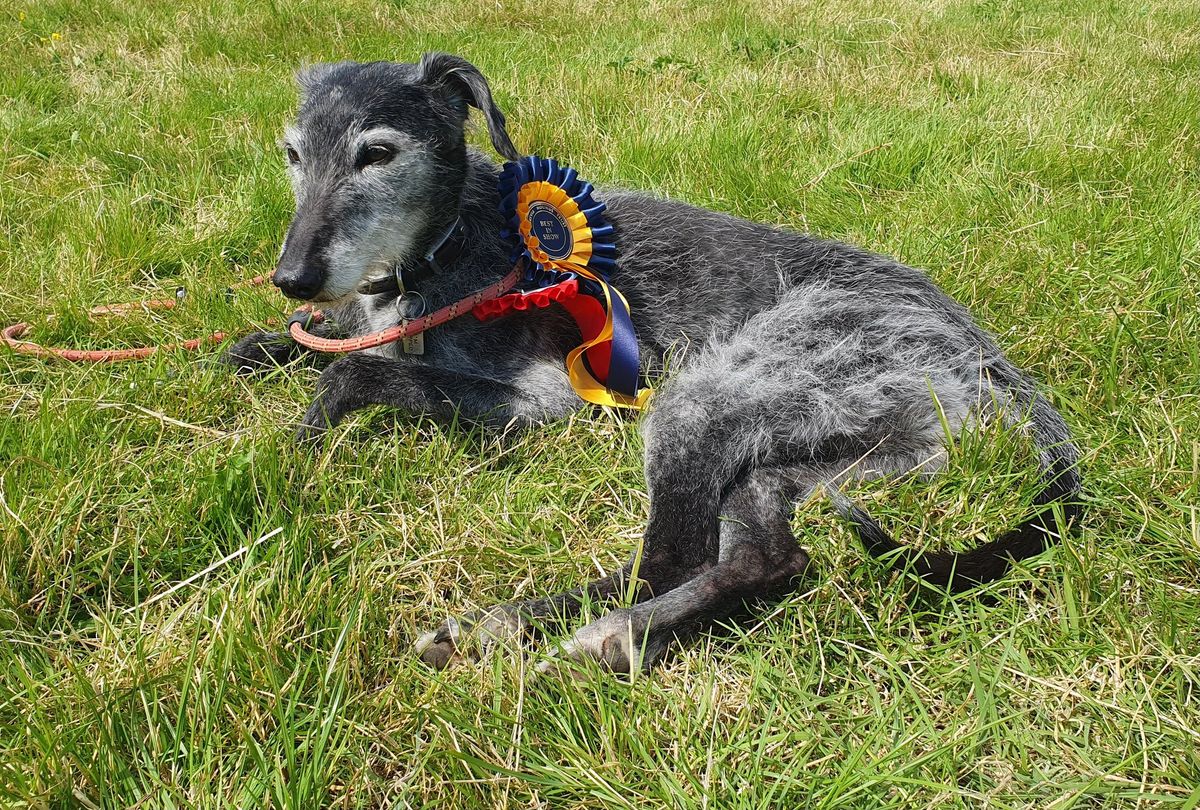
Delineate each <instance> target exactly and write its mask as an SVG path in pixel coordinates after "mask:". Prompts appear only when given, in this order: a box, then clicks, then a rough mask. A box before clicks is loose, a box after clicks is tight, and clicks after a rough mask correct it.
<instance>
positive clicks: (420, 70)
mask: <svg viewBox="0 0 1200 810" xmlns="http://www.w3.org/2000/svg"><path fill="white" fill-rule="evenodd" d="M417 81H418V82H419V83H421V84H425V85H429V86H432V87H437V88H439V89H442V90H444V91H445V92H447V93H449V94H451V95H452V96H455V97H457V98H459V99H461V100H462V101H464V102H466V103H467V104H470V105H471V106H472V107H475V108H476V109H478V110H479V111H480V112H482V113H483V117H484V118H486V119H487V127H488V134H489V135H491V137H492V146H494V147H495V149H496V151H497V152H499V153H500V155H501V156H503V157H504V158H506V159H508V160H518V159H519V158H520V157H521V154H520V152H518V151H517V148H516V147H515V146H513V142H512V141H511V140H509V137H508V130H506V129H505V128H504V113H502V112H500V109H499V108H498V107H497V106H496V104H495V102H493V101H492V91H491V89H490V88H489V87H488V83H487V79H485V78H483V74H482V73H480V72H479V68H477V67H475V66H474V65H472V64H471V63H470V62H468V61H467V60H466V59H463V58H462V57H461V56H454V55H452V54H448V53H427V54H425V55H424V56H422V57H421V62H420V64H419V65H418V66H417Z"/></svg>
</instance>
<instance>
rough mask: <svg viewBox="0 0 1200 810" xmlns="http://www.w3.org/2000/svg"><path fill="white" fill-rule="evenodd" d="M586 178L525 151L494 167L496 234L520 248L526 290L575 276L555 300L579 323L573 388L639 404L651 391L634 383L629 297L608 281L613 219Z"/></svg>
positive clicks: (571, 358)
mask: <svg viewBox="0 0 1200 810" xmlns="http://www.w3.org/2000/svg"><path fill="white" fill-rule="evenodd" d="M593 191H594V189H593V187H592V184H591V183H588V182H585V181H583V180H580V179H579V176H578V175H577V174H576V172H575V170H574V169H572V168H570V167H569V166H561V165H559V163H558V162H557V161H556V160H554V159H553V158H540V157H537V156H535V155H530V156H527V157H524V158H522V159H521V160H518V161H512V162H509V163H506V164H505V165H504V169H503V171H502V172H501V173H500V211H501V213H502V214H503V215H504V219H505V229H504V231H503V233H502V235H503V236H504V237H505V238H507V239H508V240H509V241H510V242H511V244H512V245H513V255H512V259H513V261H514V263H515V262H516V261H517V260H519V259H520V258H521V257H522V256H524V257H525V258H526V259H527V261H526V264H525V266H526V273H525V278H524V279H523V287H524V288H525V289H526V293H525V294H526V295H529V294H532V293H533V292H535V291H537V290H544V289H547V288H550V287H554V286H557V285H559V284H562V283H564V282H567V281H569V280H572V279H578V280H579V294H578V295H574V296H570V297H565V298H562V299H561V300H559V303H561V304H562V305H563V306H564V307H565V308H566V310H567V311H568V312H569V313H570V314H571V316H572V317H573V318H574V319H575V322H576V324H578V325H579V332H580V335H581V336H582V337H583V341H584V342H583V343H582V344H581V345H579V346H577V347H576V348H574V349H572V350H571V351H570V352H569V353H568V354H567V374H568V376H569V377H570V379H571V385H572V386H574V388H575V391H576V393H578V394H579V396H580V397H581V398H582V399H584V400H586V401H587V402H593V403H596V404H598V405H610V406H614V407H620V408H642V407H644V405H645V403H646V400H647V399H648V398H649V396H650V394H651V393H652V392H651V390H650V389H648V388H645V389H640V388H639V382H640V377H641V375H640V373H639V369H638V345H637V335H636V334H635V333H634V331H633V321H632V320H631V319H630V315H629V302H628V301H626V300H625V296H623V295H621V291H620V290H618V289H617V288H616V287H614V286H613V285H612V284H611V283H610V282H609V275H610V273H611V272H612V271H613V270H615V269H616V266H617V264H616V255H617V249H616V245H615V244H614V241H613V235H614V230H613V226H612V225H610V224H608V222H606V221H605V219H604V209H605V206H604V203H602V202H598V201H597V200H596V199H595V198H594V197H593V196H592V192H593Z"/></svg>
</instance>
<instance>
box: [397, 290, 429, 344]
mask: <svg viewBox="0 0 1200 810" xmlns="http://www.w3.org/2000/svg"><path fill="white" fill-rule="evenodd" d="M396 308H397V309H398V310H399V311H400V318H401V320H400V323H401V324H403V325H407V324H410V323H412V322H413V320H415V319H416V318H420V317H421V316H422V315H424V314H425V297H424V296H422V295H421V294H420V293H419V292H403V293H401V294H400V298H399V300H397V302H396ZM400 347H401V349H403V351H404V353H405V354H425V334H424V333H419V334H416V335H413V336H411V337H406V338H404V339H403V340H402V341H400Z"/></svg>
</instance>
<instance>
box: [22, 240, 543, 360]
mask: <svg viewBox="0 0 1200 810" xmlns="http://www.w3.org/2000/svg"><path fill="white" fill-rule="evenodd" d="M521 271H522V265H521V264H518V265H517V266H516V267H514V268H513V270H512V272H510V273H509V274H508V275H507V276H505V277H504V278H502V279H501V280H500V281H498V282H496V283H495V284H493V285H491V286H490V287H485V288H483V289H482V290H476V291H475V292H474V293H472V294H471V295H469V296H467V297H466V298H463V299H462V300H460V301H455V302H454V303H453V304H450V305H449V306H445V307H442V308H441V309H439V310H437V311H436V312H432V313H430V314H429V315H426V316H424V317H422V318H417V319H416V320H413V321H407V322H405V323H402V324H399V325H398V326H393V327H390V328H388V329H383V330H381V331H378V332H372V333H371V334H368V335H360V336H359V337H354V338H348V339H345V340H334V339H330V338H322V337H317V336H316V335H313V334H309V333H308V332H306V331H304V328H303V327H302V326H301V325H300V324H299V323H295V322H293V323H292V324H291V326H290V327H289V328H288V331H289V333H290V334H291V336H292V338H293V339H294V340H295V341H296V342H297V343H299V344H300V345H302V346H305V347H306V348H309V349H312V350H313V351H318V352H356V351H361V350H362V349H372V348H375V347H377V346H384V345H386V344H388V343H395V342H396V341H398V340H403V339H404V338H406V337H412V336H413V335H418V334H420V333H421V332H424V331H426V330H428V329H432V328H434V327H435V326H441V325H442V324H444V323H446V322H447V321H452V320H454V319H455V318H457V317H459V316H460V315H465V314H466V313H468V312H470V311H471V310H472V309H474V308H475V307H477V306H479V305H480V304H482V303H485V302H487V301H492V300H494V299H496V298H499V297H500V296H501V295H503V294H504V293H506V292H508V291H509V290H511V289H512V288H513V287H514V286H515V285H516V283H517V281H518V280H519V279H520V277H521ZM269 279H270V276H255V277H254V278H252V279H249V280H248V281H243V282H241V283H239V284H235V285H233V286H232V287H230V289H242V288H245V287H257V286H260V285H262V284H265V283H266V282H267V281H268V280H269ZM177 306H179V299H178V298H159V299H155V300H151V301H134V302H130V303H125V304H105V305H103V306H98V307H92V308H91V309H89V310H88V314H89V315H92V316H97V317H98V316H102V315H114V316H124V315H129V314H130V313H133V312H139V311H143V312H144V311H146V310H165V309H174V308H175V307H177ZM310 314H311V317H312V320H313V321H314V322H317V323H320V321H321V320H322V317H323V315H322V312H321V311H320V310H312V311H311V313H310ZM268 323H270V321H268ZM28 331H29V324H27V323H24V322H22V323H15V324H13V325H12V326H9V327H6V328H5V329H4V330H3V331H2V332H0V338H2V339H3V341H4V343H5V344H6V345H7V346H8V347H9V348H10V349H12V350H13V351H15V352H19V353H21V354H29V355H33V356H34V357H54V358H58V359H59V360H66V361H68V362H71V363H118V362H122V361H124V360H141V359H144V358H146V357H151V356H153V355H155V354H157V353H158V352H165V351H175V350H183V351H196V350H197V349H199V348H200V347H201V346H204V345H205V344H208V343H220V342H221V341H222V340H224V339H225V338H226V337H227V334H226V333H225V332H213V333H212V334H210V335H206V336H204V337H199V338H192V339H191V340H185V341H181V342H179V343H167V344H163V345H159V346H138V347H134V348H130V349H60V348H56V347H54V346H42V345H40V344H38V343H34V342H33V341H31V340H22V339H21V337H22V335H24V334H25V333H26V332H28Z"/></svg>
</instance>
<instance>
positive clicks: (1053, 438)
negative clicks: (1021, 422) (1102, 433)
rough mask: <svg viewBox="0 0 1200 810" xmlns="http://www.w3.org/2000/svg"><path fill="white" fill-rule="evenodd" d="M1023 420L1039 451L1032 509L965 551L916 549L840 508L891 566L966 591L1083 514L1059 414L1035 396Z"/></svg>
mask: <svg viewBox="0 0 1200 810" xmlns="http://www.w3.org/2000/svg"><path fill="white" fill-rule="evenodd" d="M1029 412H1030V419H1029V421H1028V425H1029V427H1030V428H1031V433H1032V435H1033V439H1034V442H1035V445H1036V447H1037V452H1038V461H1039V468H1040V470H1041V475H1040V480H1041V485H1042V486H1041V489H1040V491H1039V492H1038V494H1037V496H1036V497H1035V498H1034V512H1033V514H1032V515H1030V516H1029V517H1027V518H1026V519H1025V520H1024V521H1023V522H1022V523H1021V524H1020V525H1019V526H1017V527H1016V528H1015V529H1012V530H1010V531H1008V532H1006V533H1005V534H1004V535H1003V536H1001V537H1000V538H998V539H996V540H993V541H991V542H990V543H985V544H984V545H982V546H980V547H978V548H976V549H973V550H971V551H964V552H951V551H917V550H915V549H910V548H907V547H905V546H902V545H901V544H900V543H897V542H896V541H895V540H894V539H893V538H892V537H891V536H890V535H888V533H887V532H886V531H884V529H883V527H881V526H880V525H879V523H878V522H876V520H875V519H874V518H873V517H871V516H870V515H869V514H867V513H866V512H865V511H864V510H863V509H862V508H861V507H859V506H857V505H855V504H853V503H851V502H850V501H849V500H848V499H846V498H844V497H839V498H835V503H836V505H837V507H838V509H839V511H841V512H842V513H843V514H844V515H845V516H846V517H847V518H849V520H850V521H851V522H852V523H853V524H854V527H855V530H856V532H857V534H858V536H859V539H860V540H862V543H863V545H864V546H866V548H867V551H869V552H870V553H871V554H872V555H874V556H876V557H881V556H884V555H889V558H890V559H891V560H892V562H893V564H894V566H895V567H896V568H899V569H902V570H903V569H906V570H910V571H913V572H914V573H916V574H918V575H919V576H921V577H922V578H923V579H925V580H926V581H928V582H930V583H932V584H934V585H939V586H942V587H945V588H946V589H948V590H950V591H965V590H968V589H970V588H973V587H975V586H976V585H981V584H983V583H985V582H991V581H992V580H995V579H998V578H1000V577H1002V576H1003V575H1004V574H1005V573H1007V572H1008V570H1009V569H1010V568H1011V567H1012V564H1013V563H1014V562H1015V561H1017V560H1023V559H1025V558H1027V557H1032V556H1034V555H1036V554H1040V553H1041V552H1043V551H1045V550H1046V549H1047V548H1048V547H1049V545H1050V544H1051V543H1053V542H1054V541H1055V540H1056V539H1059V538H1061V537H1063V536H1065V534H1066V533H1067V532H1068V531H1070V530H1071V528H1072V527H1074V526H1077V525H1078V523H1079V519H1080V518H1081V517H1082V514H1083V505H1082V503H1081V502H1080V494H1081V489H1082V481H1081V479H1080V475H1079V451H1078V450H1077V449H1076V447H1075V445H1074V444H1072V443H1071V439H1070V434H1069V433H1068V431H1067V426H1066V423H1065V422H1063V419H1062V416H1060V415H1059V413H1058V412H1057V411H1056V410H1054V408H1053V407H1052V406H1051V405H1050V403H1048V402H1046V401H1045V400H1044V399H1042V398H1041V397H1040V396H1036V395H1035V396H1034V398H1033V401H1032V403H1031V407H1030V411H1029Z"/></svg>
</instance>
